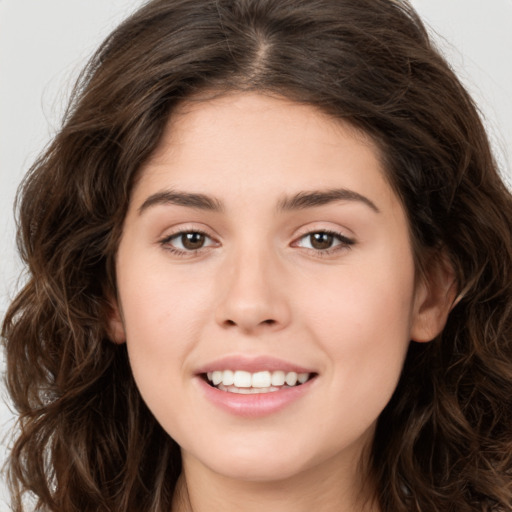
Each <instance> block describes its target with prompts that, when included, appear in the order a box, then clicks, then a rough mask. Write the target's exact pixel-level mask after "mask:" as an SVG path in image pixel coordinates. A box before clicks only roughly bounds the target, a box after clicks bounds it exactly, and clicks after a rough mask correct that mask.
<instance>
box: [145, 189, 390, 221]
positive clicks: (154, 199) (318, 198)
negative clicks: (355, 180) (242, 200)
mask: <svg viewBox="0 0 512 512" xmlns="http://www.w3.org/2000/svg"><path fill="white" fill-rule="evenodd" d="M336 201H357V202H361V203H363V204H365V205H366V206H368V207H369V208H371V209H372V210H373V211H374V212H376V213H380V210H379V208H377V206H376V205H375V203H374V202H373V201H371V200H370V199H368V198H367V197H366V196H363V195H361V194H359V193H358V192H355V191H353V190H349V189H345V188H337V189H328V190H314V191H310V192H298V193H297V194H294V195H292V196H289V197H284V198H283V199H281V200H280V201H279V203H278V205H277V209H278V211H291V210H305V209H307V208H314V207H317V206H323V205H326V204H329V203H333V202H336ZM157 205H177V206H186V207H188V208H194V209H198V210H206V211H213V212H221V211H223V210H224V206H223V204H222V201H220V200H219V199H217V198H215V197H212V196H208V195H205V194H196V193H191V192H180V191H176V190H162V191H160V192H156V193H155V194H152V195H150V196H149V197H148V198H147V199H146V200H145V201H144V203H142V205H141V206H140V208H139V215H140V214H142V213H143V212H144V211H145V210H147V209H149V208H151V207H153V206H157Z"/></svg>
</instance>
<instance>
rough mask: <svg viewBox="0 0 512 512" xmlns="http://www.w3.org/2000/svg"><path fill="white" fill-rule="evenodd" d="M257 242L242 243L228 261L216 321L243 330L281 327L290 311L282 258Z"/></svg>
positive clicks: (224, 269) (224, 271)
mask: <svg viewBox="0 0 512 512" xmlns="http://www.w3.org/2000/svg"><path fill="white" fill-rule="evenodd" d="M254 242H255V241H254V240H248V241H246V243H240V244H239V245H238V246H237V247H236V248H233V250H232V252H231V254H230V255H229V257H228V258H227V259H226V261H225V265H224V268H223V272H222V275H220V276H219V278H220V280H221V282H222V284H221V286H220V288H221V289H222V294H221V299H220V303H219V306H218V310H217V322H218V323H219V324H221V325H223V326H224V327H226V326H232V327H233V326H238V327H239V328H240V329H242V330H244V331H252V330H254V329H261V328H265V329H268V328H270V327H272V328H274V329H277V328H282V327H284V326H285V325H286V324H287V323H288V322H289V317H290V311H289V305H288V302H287V298H286V290H285V288H284V287H283V284H284V283H283V276H284V274H283V270H282V269H281V268H280V267H281V265H280V262H279V257H278V255H277V254H276V252H275V251H273V250H272V248H270V247H268V245H265V244H261V243H254Z"/></svg>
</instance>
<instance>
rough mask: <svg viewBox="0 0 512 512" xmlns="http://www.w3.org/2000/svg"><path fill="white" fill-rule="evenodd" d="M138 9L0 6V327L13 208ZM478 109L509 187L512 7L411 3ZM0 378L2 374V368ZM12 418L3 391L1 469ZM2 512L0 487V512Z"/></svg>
mask: <svg viewBox="0 0 512 512" xmlns="http://www.w3.org/2000/svg"><path fill="white" fill-rule="evenodd" d="M142 3H143V2H142V1H141V0H87V1H85V0H0V219H1V222H0V317H1V318H3V316H4V313H5V310H6V308H7V306H8V303H9V301H10V300H11V299H12V297H13V296H14V294H15V291H16V290H17V289H18V287H19V282H20V278H19V276H20V272H21V270H22V269H21V267H20V264H19V262H18V260H17V255H16V251H15V241H14V237H15V227H14V220H13V213H12V212H13V201H14V196H15V192H16V188H17V186H18V184H19V182H20V180H21V179H22V177H23V175H24V173H25V172H26V170H27V169H28V167H29V166H30V164H31V163H32V162H33V160H34V159H35V157H36V156H37V155H38V153H39V152H40V151H41V150H42V149H43V148H44V146H45V144H46V143H47V142H48V141H49V140H50V138H51V137H52V135H53V134H54V133H55V132H56V131H57V130H58V128H59V121H60V117H61V114H62V112H63V109H64V107H65V105H66V101H67V98H68V95H69V92H70V90H71V86H72V84H73V82H74V80H75V78H76V77H77V75H78V73H79V71H80V69H81V68H82V66H83V65H84V63H85V62H86V60H87V58H88V56H90V55H91V53H92V52H93V51H94V49H95V48H96V47H97V46H98V44H99V43H100V42H101V41H102V39H103V38H104V37H105V36H106V35H107V34H108V33H109V32H110V31H111V30H112V28H113V27H115V26H116V24H117V23H119V21H120V20H122V19H123V18H124V17H125V16H126V15H128V14H129V13H130V12H132V11H133V10H134V9H136V8H137V6H139V5H141V4H142ZM412 3H413V5H414V6H415V7H416V8H417V10H418V11H419V13H420V14H421V15H422V16H423V19H424V21H425V22H426V23H427V25H428V26H429V27H430V28H431V31H432V33H433V36H434V39H435V40H436V41H437V43H438V45H439V47H440V48H441V49H442V51H443V53H444V54H445V56H446V57H447V58H448V60H449V61H450V62H451V64H452V65H453V67H454V68H455V70H456V71H457V73H458V74H459V76H460V78H461V79H462V81H463V83H464V84H465V85H466V87H467V88H468V89H469V91H470V93H471V94H472V95H473V97H474V98H475V100H476V102H477V104H478V105H479V107H480V109H481V112H482V115H483V117H484V120H485V124H486V126H487V128H488V131H489V133H490V136H491V140H492V143H493V147H494V151H495V154H496V157H497V159H498V162H499V164H500V166H501V169H502V173H503V175H504V176H505V178H506V180H507V182H508V183H509V184H510V183H511V182H512V31H511V30H510V27H511V26H512V0H489V1H485V0H413V2H412ZM0 371H1V372H2V374H3V365H2V364H0ZM12 423H13V414H12V412H11V411H10V409H9V406H8V400H7V398H6V395H5V391H4V389H3V387H2V386H1V385H0V441H1V444H0V463H1V462H2V460H3V458H4V456H5V451H6V447H7V446H8V444H9V439H8V432H9V429H10V428H11V426H12ZM2 481H3V479H2ZM3 510H8V505H7V494H6V492H5V489H4V488H3V485H2V484H1V483H0V511H3Z"/></svg>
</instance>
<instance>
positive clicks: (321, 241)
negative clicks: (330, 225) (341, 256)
mask: <svg viewBox="0 0 512 512" xmlns="http://www.w3.org/2000/svg"><path fill="white" fill-rule="evenodd" d="M333 238H334V237H333V235H330V234H329V233H313V234H312V235H310V240H311V245H312V247H314V248H315V249H329V247H331V245H332V242H333Z"/></svg>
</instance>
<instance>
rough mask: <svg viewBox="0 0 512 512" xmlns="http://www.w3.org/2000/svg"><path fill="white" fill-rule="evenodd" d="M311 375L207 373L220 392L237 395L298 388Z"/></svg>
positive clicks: (295, 373) (220, 371)
mask: <svg viewBox="0 0 512 512" xmlns="http://www.w3.org/2000/svg"><path fill="white" fill-rule="evenodd" d="M312 376H313V374H310V373H297V372H293V371H291V372H284V371H282V370H276V371H272V372H271V371H267V370H265V371H258V372H254V373H251V372H248V371H243V370H236V371H232V370H216V371H213V372H208V373H207V374H206V378H207V380H208V382H209V383H210V384H211V385H212V386H213V387H216V388H217V389H219V390H221V391H226V392H228V393H239V394H261V393H272V392H275V391H280V390H282V389H286V388H291V387H294V386H300V385H302V384H304V383H306V382H307V381H308V380H309V379H310V378H311V377H312Z"/></svg>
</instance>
